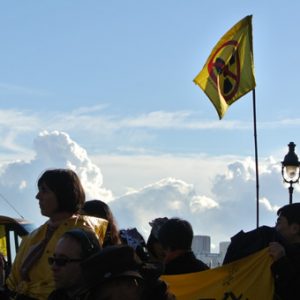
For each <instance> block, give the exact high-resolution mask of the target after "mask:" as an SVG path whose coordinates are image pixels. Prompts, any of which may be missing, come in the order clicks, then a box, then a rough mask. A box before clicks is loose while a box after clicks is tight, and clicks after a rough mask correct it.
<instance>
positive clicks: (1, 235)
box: [0, 225, 7, 257]
mask: <svg viewBox="0 0 300 300" xmlns="http://www.w3.org/2000/svg"><path fill="white" fill-rule="evenodd" d="M0 252H1V253H2V254H3V255H4V256H5V257H6V256H7V248H6V237H5V227H4V225H0Z"/></svg>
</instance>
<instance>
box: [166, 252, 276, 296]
mask: <svg viewBox="0 0 300 300" xmlns="http://www.w3.org/2000/svg"><path fill="white" fill-rule="evenodd" d="M271 263H272V261H271V258H270V256H269V254H268V249H267V248H266V249H264V250H261V251H259V252H257V253H255V254H253V255H251V256H248V257H246V258H243V259H240V260H238V261H235V262H233V263H231V264H228V265H224V266H222V267H219V268H215V269H211V270H207V271H203V272H197V273H190V274H183V275H165V276H162V279H163V280H165V281H166V282H167V283H168V284H169V287H170V290H171V292H173V293H174V294H175V295H176V297H177V300H272V299H273V293H274V282H273V278H272V274H271V269H270V267H271Z"/></svg>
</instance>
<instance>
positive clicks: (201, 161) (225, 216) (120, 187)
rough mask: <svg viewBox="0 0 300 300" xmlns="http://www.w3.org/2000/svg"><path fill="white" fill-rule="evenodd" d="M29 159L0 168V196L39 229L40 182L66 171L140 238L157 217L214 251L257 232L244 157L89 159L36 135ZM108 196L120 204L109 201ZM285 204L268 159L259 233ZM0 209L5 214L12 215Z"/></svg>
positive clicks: (58, 140)
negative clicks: (241, 234) (174, 220)
mask: <svg viewBox="0 0 300 300" xmlns="http://www.w3.org/2000/svg"><path fill="white" fill-rule="evenodd" d="M33 151H34V153H35V155H34V156H33V157H32V158H31V159H30V160H26V161H25V160H21V161H13V162H10V163H8V164H3V165H2V166H1V169H0V171H1V172H0V189H1V194H2V195H4V196H5V198H7V199H8V200H9V201H10V203H11V204H12V205H13V206H14V207H16V208H17V209H18V210H19V211H20V214H22V215H24V217H25V218H28V219H31V220H34V221H35V222H36V223H41V222H42V218H41V217H40V214H39V209H38V205H37V202H36V200H35V199H34V197H35V193H36V180H37V178H38V177H39V175H40V174H41V173H42V172H43V171H44V170H45V169H48V168H56V167H71V168H72V169H73V170H75V171H76V172H77V173H78V174H79V176H80V178H81V180H82V183H83V185H84V187H85V189H86V193H87V196H88V197H87V198H88V199H91V198H100V199H103V200H105V201H106V202H109V203H110V205H111V208H112V210H113V212H114V214H115V216H116V218H117V221H118V223H119V225H120V227H122V228H125V227H137V228H138V229H139V230H140V231H141V232H142V233H143V234H144V236H145V237H147V234H148V233H149V230H150V226H149V224H148V222H149V221H151V220H152V219H154V218H157V217H162V216H168V217H181V218H184V219H187V220H188V221H190V222H191V224H192V226H193V228H194V232H195V234H203V235H210V236H211V237H212V243H213V244H216V245H217V244H218V243H219V242H220V241H223V240H229V238H230V237H231V236H233V235H234V234H235V233H237V232H238V231H240V230H245V231H247V230H251V229H253V228H254V227H255V226H256V197H255V195H256V182H255V164H254V161H253V159H251V158H249V157H246V158H234V157H225V156H224V157H212V156H208V155H198V156H186V157H185V156H172V155H164V156H150V155H148V156H146V155H144V156H133V155H132V156H123V157H122V156H113V155H110V156H94V157H93V158H92V159H91V158H90V157H89V156H88V154H87V152H86V150H85V149H83V148H82V147H81V146H79V145H78V144H77V143H76V142H75V141H73V140H72V139H71V138H70V136H69V135H68V134H66V133H63V132H59V131H53V132H47V131H43V132H41V133H40V134H39V135H38V136H37V137H36V139H35V140H34V149H33ZM100 167H101V170H100ZM102 172H103V174H104V175H102ZM104 182H105V184H104ZM104 186H105V187H104ZM111 191H113V192H114V194H115V195H118V197H117V198H115V199H113V194H112V192H111ZM128 191H130V192H128ZM126 192H127V193H126ZM295 193H297V192H296V191H295ZM287 198H288V193H287V190H286V189H285V188H284V187H283V185H282V179H281V174H280V165H279V164H278V163H277V162H276V160H275V159H273V158H268V159H266V160H263V161H261V162H260V206H259V208H260V225H273V224H274V222H275V220H276V209H277V207H280V206H282V205H284V204H286V203H287ZM3 205H4V207H5V208H4V210H5V211H6V212H7V214H10V213H12V214H13V215H15V213H14V212H12V210H11V208H9V207H8V205H6V204H5V203H3ZM1 207H2V205H1Z"/></svg>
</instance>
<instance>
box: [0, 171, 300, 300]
mask: <svg viewBox="0 0 300 300" xmlns="http://www.w3.org/2000/svg"><path fill="white" fill-rule="evenodd" d="M37 187H38V193H37V195H36V198H37V199H38V203H39V206H40V210H41V214H42V215H43V216H46V217H47V218H48V220H47V221H46V222H45V223H44V224H43V225H41V226H40V227H38V228H37V229H36V230H34V231H33V232H32V233H30V234H29V235H28V236H26V237H25V238H24V239H23V240H22V243H21V246H20V248H19V250H18V252H17V254H16V257H15V259H14V262H13V264H12V267H11V269H10V270H6V269H5V259H4V257H3V256H0V285H1V291H0V299H2V300H7V299H19V300H22V299H23V300H30V299H31V300H47V299H48V300H70V299H77V300H81V299H85V300H89V299H90V300H92V299H93V300H115V299H125V300H126V299H130V300H150V299H151V300H171V299H176V296H175V295H174V294H172V292H171V291H170V290H169V288H168V285H167V284H166V282H164V281H163V280H161V279H160V278H161V275H176V274H186V273H193V272H201V271H205V270H208V269H209V267H208V266H207V265H206V264H205V263H204V262H202V261H201V260H199V259H197V258H196V256H195V255H194V253H193V252H192V249H191V246H192V240H193V235H194V234H193V228H192V226H191V224H190V223H189V222H188V221H187V220H183V219H181V218H177V217H172V218H167V217H157V218H156V219H154V220H152V221H151V222H150V223H149V224H150V226H151V232H150V235H149V236H148V239H147V240H146V241H145V240H144V238H143V237H142V235H141V234H140V233H139V232H138V230H137V229H136V228H134V229H125V230H120V229H119V228H118V225H117V221H116V220H115V218H114V216H113V213H112V211H111V209H110V207H109V206H108V205H107V204H106V203H105V202H103V201H101V200H98V199H93V200H88V201H86V200H85V192H84V189H83V187H82V185H81V182H80V180H79V178H78V176H77V174H76V173H75V172H74V171H72V170H70V169H51V170H46V171H45V172H44V173H43V174H42V175H41V176H40V178H39V179H38V181H37ZM264 247H268V248H269V254H270V256H271V257H272V260H273V263H272V266H271V272H272V274H273V277H274V282H275V295H274V299H281V300H293V299H300V288H299V286H300V203H294V204H289V205H286V206H284V207H282V208H280V209H279V210H278V219H277V223H276V226H275V227H274V228H271V227H266V226H263V227H261V228H257V229H255V230H253V231H252V232H250V233H247V234H244V233H243V234H241V233H239V234H238V235H236V236H235V237H233V238H232V241H231V244H230V246H229V248H228V252H227V254H226V257H225V260H224V264H226V263H230V262H232V261H234V260H236V259H239V258H241V257H243V256H246V255H249V254H251V253H253V252H255V251H258V250H260V249H262V248H264Z"/></svg>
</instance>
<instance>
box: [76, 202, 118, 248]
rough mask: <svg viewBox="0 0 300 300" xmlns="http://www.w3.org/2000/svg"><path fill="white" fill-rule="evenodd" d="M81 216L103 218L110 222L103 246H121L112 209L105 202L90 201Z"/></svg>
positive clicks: (82, 210)
mask: <svg viewBox="0 0 300 300" xmlns="http://www.w3.org/2000/svg"><path fill="white" fill-rule="evenodd" d="M81 214H83V215H88V216H92V217H97V218H102V219H105V220H107V221H108V225H107V230H106V234H105V240H104V244H103V246H108V245H118V244H121V238H120V235H119V229H118V226H117V222H116V220H115V218H114V216H113V213H112V211H111V209H110V207H109V206H108V205H107V204H106V203H105V202H103V201H101V200H96V199H95V200H88V201H86V202H85V203H84V204H83V206H82V208H81Z"/></svg>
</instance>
